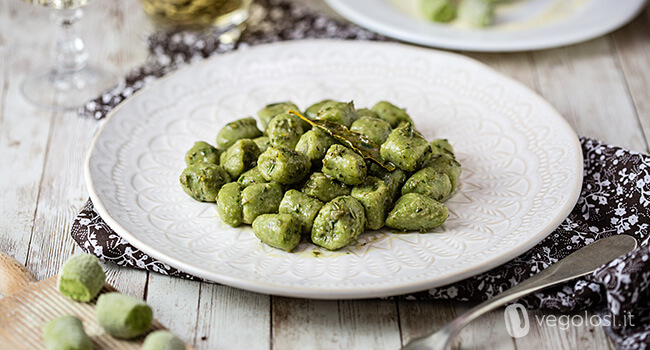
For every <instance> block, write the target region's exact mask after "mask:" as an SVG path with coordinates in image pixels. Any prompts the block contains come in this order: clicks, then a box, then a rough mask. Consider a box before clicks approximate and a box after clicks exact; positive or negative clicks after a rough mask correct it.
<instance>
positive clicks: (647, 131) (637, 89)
mask: <svg viewBox="0 0 650 350" xmlns="http://www.w3.org/2000/svg"><path fill="white" fill-rule="evenodd" d="M648 28H650V7H646V9H645V11H643V13H642V14H641V15H640V16H639V17H638V18H637V19H636V20H634V21H633V22H632V23H630V24H629V25H628V26H626V27H624V28H623V29H621V30H619V31H617V32H615V33H614V34H613V35H612V38H613V42H614V47H615V48H616V53H617V56H618V60H619V62H620V65H621V69H622V70H623V72H624V74H625V80H626V82H627V87H628V90H629V93H630V95H631V97H632V101H633V102H634V107H635V108H636V113H637V115H638V117H639V120H640V123H641V126H642V128H643V131H644V136H645V139H646V142H648V143H650V77H649V75H650V74H648V73H649V71H648V64H649V63H650V45H648V38H649V37H650V29H648ZM641 151H643V150H641Z"/></svg>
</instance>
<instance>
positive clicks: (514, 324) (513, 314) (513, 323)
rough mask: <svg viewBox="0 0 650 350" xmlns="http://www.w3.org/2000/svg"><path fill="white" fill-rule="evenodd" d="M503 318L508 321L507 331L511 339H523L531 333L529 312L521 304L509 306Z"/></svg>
mask: <svg viewBox="0 0 650 350" xmlns="http://www.w3.org/2000/svg"><path fill="white" fill-rule="evenodd" d="M503 317H504V318H505V320H506V329H507V330H508V334H510V336H511V337H513V338H521V337H523V336H526V334H528V332H529V331H530V320H529V319H528V311H526V308H524V306H523V305H521V304H519V303H515V304H512V305H508V306H507V307H506V310H505V311H504V313H503Z"/></svg>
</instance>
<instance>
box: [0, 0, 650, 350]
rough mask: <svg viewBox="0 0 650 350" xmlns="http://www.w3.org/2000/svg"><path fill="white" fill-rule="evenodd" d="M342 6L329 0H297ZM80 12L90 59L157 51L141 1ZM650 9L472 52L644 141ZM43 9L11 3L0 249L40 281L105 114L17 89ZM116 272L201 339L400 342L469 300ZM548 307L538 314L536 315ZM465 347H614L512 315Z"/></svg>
mask: <svg viewBox="0 0 650 350" xmlns="http://www.w3.org/2000/svg"><path fill="white" fill-rule="evenodd" d="M293 1H298V2H304V3H305V4H306V5H308V6H310V7H312V8H314V9H317V10H319V11H323V12H326V13H332V12H331V10H330V9H329V8H327V6H326V5H325V4H324V3H323V1H322V0H293ZM86 13H87V15H86V17H85V18H84V19H83V20H82V22H81V23H80V27H81V33H82V36H83V38H84V39H85V41H86V44H87V48H88V50H89V52H90V54H91V61H93V60H94V61H100V60H101V61H103V62H107V63H108V64H109V65H110V66H111V67H112V68H113V69H114V70H115V71H117V72H119V73H121V74H124V73H125V72H127V71H128V70H129V69H131V68H132V67H135V66H137V65H139V64H140V63H142V62H143V61H144V60H145V57H146V47H145V43H144V41H143V37H144V36H145V35H146V34H147V33H148V32H150V31H151V25H150V24H149V23H148V22H147V21H146V18H145V16H144V14H143V13H142V11H141V9H140V6H139V3H138V2H137V1H131V0H129V1H127V0H115V1H95V2H92V3H91V5H90V6H88V7H87V11H86ZM649 16H650V11H649V10H648V9H645V10H644V11H643V13H642V14H641V15H640V16H639V17H638V18H636V19H635V20H634V21H633V22H632V23H630V24H629V25H627V26H625V27H623V28H622V29H620V30H618V31H616V32H614V33H612V34H610V35H607V36H604V37H601V38H598V39H594V40H591V41H588V42H585V43H582V44H577V45H572V46H568V47H564V48H558V49H551V50H543V51H537V52H524V53H509V54H501V53H499V54H489V53H482V54H476V53H466V52H461V54H467V55H468V56H470V57H473V58H475V59H477V60H479V61H482V62H484V63H485V64H487V65H489V66H491V67H493V68H494V69H496V70H498V71H500V72H502V73H504V74H506V75H508V76H511V77H513V78H515V79H517V80H519V81H521V82H522V83H523V84H524V85H526V86H528V87H529V88H531V89H533V90H535V91H537V92H538V93H539V94H540V95H542V96H543V97H544V98H546V99H547V100H548V101H549V102H550V103H551V104H552V105H553V106H555V108H556V109H557V110H558V111H559V112H560V114H562V115H563V116H564V117H565V118H566V119H567V120H568V121H569V123H570V124H571V125H572V126H573V127H574V128H575V130H576V131H577V133H578V134H580V135H584V136H588V137H592V138H595V139H599V140H602V141H605V142H608V143H611V144H614V145H619V146H623V147H627V148H630V149H632V150H635V151H639V152H647V151H648V140H649V138H648V135H649V134H648V132H649V131H650V83H649V82H650V68H648V66H649V65H648V63H649V62H650V20H649ZM54 35H55V31H54V26H53V25H52V24H51V23H50V22H49V20H48V12H47V10H46V9H42V8H37V7H35V6H30V5H28V4H25V3H23V2H21V1H17V0H0V162H1V163H0V164H1V166H0V198H2V200H0V213H2V215H0V250H3V251H6V252H8V253H9V254H10V255H11V256H13V257H15V258H16V259H17V260H18V261H20V262H21V263H24V264H26V266H27V267H28V269H29V270H30V271H31V272H32V273H34V275H36V277H37V278H38V279H45V278H47V277H51V276H54V275H55V274H56V273H57V271H58V269H59V267H60V266H61V265H62V263H63V262H64V261H65V260H66V259H67V258H69V257H70V256H71V255H72V254H73V253H75V252H76V251H79V248H77V247H76V245H75V244H74V242H73V241H72V239H71V238H70V235H69V232H68V231H69V229H70V225H71V224H72V222H73V219H74V217H75V216H76V214H77V213H78V211H79V209H80V208H81V207H82V206H83V204H84V202H85V201H86V199H87V197H88V192H87V190H86V188H85V184H84V180H83V161H84V157H85V153H86V149H87V147H88V146H89V144H90V142H91V140H92V137H93V135H94V134H95V132H96V131H97V129H98V128H99V127H100V126H101V124H102V123H101V122H97V121H94V120H88V119H83V118H79V117H78V116H76V115H75V114H74V113H53V112H47V111H43V110H40V109H37V108H35V107H33V106H31V105H29V104H28V103H27V102H26V101H25V100H24V99H22V98H21V97H20V94H19V81H20V79H21V78H22V77H23V75H24V74H25V73H27V72H30V71H33V70H35V69H37V68H41V67H44V66H46V65H47V64H48V61H49V51H48V50H49V47H50V45H51V43H52V42H53V40H54ZM105 268H106V270H107V273H108V282H109V283H110V284H112V285H113V286H115V287H116V288H117V289H118V290H120V291H122V292H123V293H126V294H129V295H133V296H137V297H140V298H144V299H146V300H147V302H148V303H149V305H151V306H152V308H153V309H154V316H155V317H156V319H158V320H159V321H160V322H161V323H162V324H164V325H166V326H167V328H169V329H170V330H171V331H172V332H174V333H175V334H177V335H178V336H179V337H181V338H182V339H183V340H184V341H186V342H187V343H188V344H193V345H195V346H196V348H198V349H301V350H303V349H338V348H372V349H396V348H399V347H400V345H401V344H404V343H405V342H407V341H408V340H409V339H411V338H412V337H417V336H420V335H423V334H426V333H428V332H430V331H433V330H435V329H437V328H439V327H441V326H442V325H443V324H444V323H445V322H448V321H449V320H451V319H452V318H453V317H454V316H455V315H457V314H458V313H460V312H462V311H463V310H465V309H467V308H468V307H469V306H470V305H468V304H467V303H461V302H448V301H438V302H417V301H407V300H399V301H395V300H360V301H319V300H304V299H291V298H282V297H274V296H268V295H262V294H256V293H250V292H246V291H241V290H237V289H233V288H230V287H226V286H218V285H212V284H207V283H201V282H192V281H187V280H181V279H175V278H169V277H165V276H161V275H157V274H150V273H147V272H143V271H139V270H134V269H126V268H117V267H115V266H114V265H105ZM549 314H551V313H548V312H545V311H536V312H533V313H531V316H533V317H534V316H536V315H537V316H539V317H541V316H543V315H549ZM460 344H461V347H462V348H473V349H483V348H484V349H492V348H503V349H509V348H521V349H528V348H567V349H569V348H590V349H611V348H613V344H612V342H611V340H610V339H609V338H608V337H607V336H606V335H605V333H604V331H603V329H601V328H593V327H587V326H580V327H574V326H571V327H569V328H568V329H566V330H561V329H559V328H557V327H547V326H539V325H538V324H537V323H536V322H531V332H530V334H528V335H527V336H525V337H523V338H518V339H513V338H511V337H510V336H509V335H508V333H507V332H506V330H505V325H504V321H503V312H502V311H495V312H493V313H491V314H489V315H487V316H485V317H483V318H481V319H480V320H478V321H477V322H475V323H473V324H472V325H470V326H469V327H468V328H467V329H465V330H464V331H463V333H462V334H461V338H460Z"/></svg>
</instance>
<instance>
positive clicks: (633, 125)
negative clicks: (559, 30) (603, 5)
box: [533, 37, 647, 151]
mask: <svg viewBox="0 0 650 350" xmlns="http://www.w3.org/2000/svg"><path fill="white" fill-rule="evenodd" d="M612 50H613V47H612V44H611V41H610V40H609V39H608V38H607V37H604V38H600V39H595V40H592V41H589V42H587V43H584V44H579V45H573V46H570V47H566V48H560V49H554V50H545V51H539V52H535V53H534V54H533V57H534V60H535V64H536V67H537V75H538V77H539V90H540V92H541V93H542V95H543V96H544V97H546V99H547V100H549V102H551V104H552V105H553V106H555V108H557V110H558V111H559V112H560V114H562V115H563V116H564V117H565V118H566V119H567V120H568V121H569V123H570V124H571V126H573V128H574V129H575V130H576V132H577V133H578V134H580V135H584V136H588V137H592V138H595V139H598V140H601V141H605V142H607V143H610V144H614V145H619V146H623V147H626V148H630V149H633V150H637V151H646V150H647V145H646V142H645V139H644V136H643V133H642V132H641V129H640V124H639V121H638V119H637V116H636V112H635V109H634V105H633V103H632V100H631V97H630V95H629V94H628V91H627V87H626V85H625V79H624V77H623V73H622V72H621V71H620V70H619V69H618V63H617V60H616V58H615V56H614V55H613V51H612Z"/></svg>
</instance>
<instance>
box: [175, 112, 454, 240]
mask: <svg viewBox="0 0 650 350" xmlns="http://www.w3.org/2000/svg"><path fill="white" fill-rule="evenodd" d="M298 111H299V108H298V106H297V105H296V104H295V103H293V102H290V101H286V102H279V103H273V104H269V105H267V106H265V107H264V108H262V109H261V110H259V111H258V113H257V116H258V118H259V121H257V120H255V119H254V118H252V117H247V118H242V119H238V120H235V121H233V122H230V123H228V124H226V126H224V127H223V128H222V129H221V130H220V131H219V132H218V134H217V138H216V141H217V143H216V147H215V146H212V145H210V144H209V143H207V142H204V141H199V142H196V143H195V144H194V145H193V146H192V147H191V148H190V149H189V150H188V151H187V153H186V155H185V163H186V166H187V168H186V169H185V170H184V171H183V173H182V174H181V177H180V182H181V186H182V188H183V190H184V191H185V192H186V193H187V194H188V195H190V196H191V197H192V198H194V199H196V200H198V201H204V202H216V205H217V212H218V213H219V216H220V217H221V220H223V222H225V223H226V224H228V225H230V226H232V227H238V226H241V225H242V224H245V225H252V226H253V232H254V233H255V235H256V236H257V237H258V238H259V239H260V240H261V241H262V242H263V243H265V244H267V245H269V246H271V247H275V248H278V249H282V250H285V251H288V252H290V251H292V250H293V249H295V247H296V246H298V244H299V242H300V240H301V239H303V240H310V241H311V242H312V243H314V244H316V245H318V246H320V247H323V248H325V249H329V250H338V249H341V248H343V247H345V246H348V245H350V244H353V243H354V242H355V241H356V240H357V237H358V236H359V235H360V234H362V233H363V232H364V230H365V229H369V230H379V229H381V228H383V227H385V226H387V227H390V228H393V229H396V230H398V231H421V232H424V231H428V230H431V229H433V228H436V227H439V226H441V225H442V224H443V223H444V222H445V220H446V219H447V217H448V216H449V212H448V210H447V207H446V206H445V205H444V204H443V202H444V201H445V200H447V199H448V198H450V197H451V196H452V194H453V192H454V191H455V189H456V188H457V186H458V181H459V177H460V174H461V165H460V163H459V162H458V160H456V156H455V153H454V148H453V147H452V146H451V144H450V143H449V141H448V140H446V139H442V138H440V139H435V140H432V141H430V142H429V141H427V140H426V139H425V138H424V136H422V135H421V134H420V133H419V132H418V131H417V130H416V129H415V125H414V124H413V120H412V119H411V116H409V115H408V113H407V112H406V110H405V109H403V108H400V107H398V106H396V105H394V104H392V103H390V102H388V101H380V102H378V103H377V104H375V105H374V106H373V107H372V108H370V109H368V108H360V109H356V108H355V106H354V103H353V102H340V101H334V100H323V101H320V102H317V103H315V104H313V105H311V106H309V107H308V108H307V109H306V110H305V111H304V113H303V114H300V112H298ZM258 124H259V125H260V126H261V129H260V128H258ZM261 130H263V131H264V132H262V131H261Z"/></svg>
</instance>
